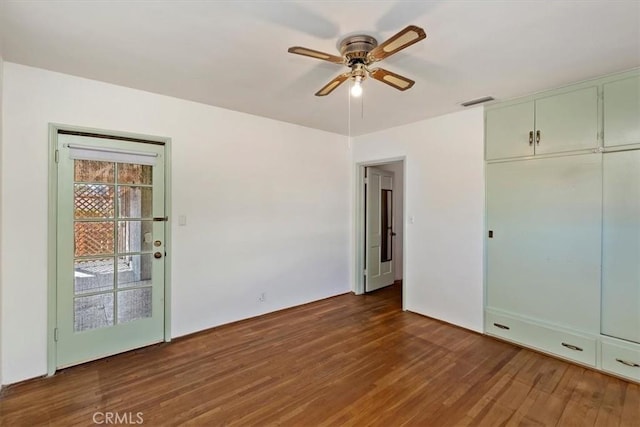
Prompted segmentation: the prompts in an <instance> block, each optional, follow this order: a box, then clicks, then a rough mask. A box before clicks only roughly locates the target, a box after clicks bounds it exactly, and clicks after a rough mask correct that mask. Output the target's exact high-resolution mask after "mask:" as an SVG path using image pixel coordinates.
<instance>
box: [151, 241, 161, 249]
mask: <svg viewBox="0 0 640 427" xmlns="http://www.w3.org/2000/svg"><path fill="white" fill-rule="evenodd" d="M161 244H162V242H161V241H160V240H156V241H155V242H153V246H155V247H158V246H160V245H161Z"/></svg>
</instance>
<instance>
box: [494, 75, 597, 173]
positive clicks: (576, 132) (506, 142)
mask: <svg viewBox="0 0 640 427" xmlns="http://www.w3.org/2000/svg"><path fill="white" fill-rule="evenodd" d="M485 140H486V159H487V160H496V159H508V158H516V157H524V156H534V155H542V154H553V153H564V152H571V151H579V150H588V149H594V148H597V147H598V88H597V86H591V87H585V88H581V89H576V90H572V91H568V92H562V93H557V94H553V95H549V96H544V97H543V96H541V97H538V98H536V99H533V100H530V101H526V102H521V103H515V104H509V105H506V106H497V107H492V108H488V109H487V111H486V135H485Z"/></svg>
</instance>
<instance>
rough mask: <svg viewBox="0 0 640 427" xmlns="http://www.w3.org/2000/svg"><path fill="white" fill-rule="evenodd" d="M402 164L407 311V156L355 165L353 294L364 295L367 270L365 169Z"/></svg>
mask: <svg viewBox="0 0 640 427" xmlns="http://www.w3.org/2000/svg"><path fill="white" fill-rule="evenodd" d="M395 162H402V165H403V168H402V176H401V177H396V180H399V181H398V182H400V183H402V222H401V223H402V275H403V277H402V310H406V289H407V279H406V271H407V236H406V234H405V229H406V226H405V225H406V217H407V209H406V206H407V191H406V176H407V158H406V156H400V157H390V158H385V159H376V160H369V161H367V162H360V163H356V164H355V171H354V176H355V182H354V186H355V189H354V190H355V191H354V195H355V200H354V210H353V211H354V218H353V224H354V233H355V236H354V241H355V248H354V260H355V266H354V271H353V274H354V281H353V283H354V288H353V293H354V294H356V295H362V294H364V274H363V272H364V269H365V262H364V256H365V247H364V242H365V234H366V230H365V218H364V215H365V197H366V193H365V189H364V176H365V168H366V167H368V166H381V165H385V164H388V163H395Z"/></svg>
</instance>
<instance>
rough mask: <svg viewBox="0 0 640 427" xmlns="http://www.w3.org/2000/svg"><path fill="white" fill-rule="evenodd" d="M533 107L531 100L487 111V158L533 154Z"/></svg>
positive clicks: (505, 157)
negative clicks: (531, 135) (531, 134)
mask: <svg viewBox="0 0 640 427" xmlns="http://www.w3.org/2000/svg"><path fill="white" fill-rule="evenodd" d="M533 108H534V104H533V101H530V102H523V103H522V104H516V105H510V106H508V107H502V108H496V109H493V110H488V111H487V115H486V119H487V120H486V150H487V151H486V158H487V160H494V159H507V158H511V157H524V156H533V154H534V151H533V140H532V139H531V140H530V132H533V119H534V115H533Z"/></svg>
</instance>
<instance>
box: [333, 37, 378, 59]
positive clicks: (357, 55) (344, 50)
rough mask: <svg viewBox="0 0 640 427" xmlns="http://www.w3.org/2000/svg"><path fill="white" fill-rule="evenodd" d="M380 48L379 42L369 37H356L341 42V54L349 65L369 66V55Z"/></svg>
mask: <svg viewBox="0 0 640 427" xmlns="http://www.w3.org/2000/svg"><path fill="white" fill-rule="evenodd" d="M376 46H378V41H377V40H376V39H375V38H373V37H371V36H367V35H364V34H362V35H356V36H350V37H347V38H345V39H344V40H342V41H341V42H340V53H341V54H342V56H343V57H344V58H346V61H347V65H348V66H352V65H354V64H365V65H368V63H369V61H368V59H367V54H368V53H369V52H371V50H373V48H375V47H376Z"/></svg>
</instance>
